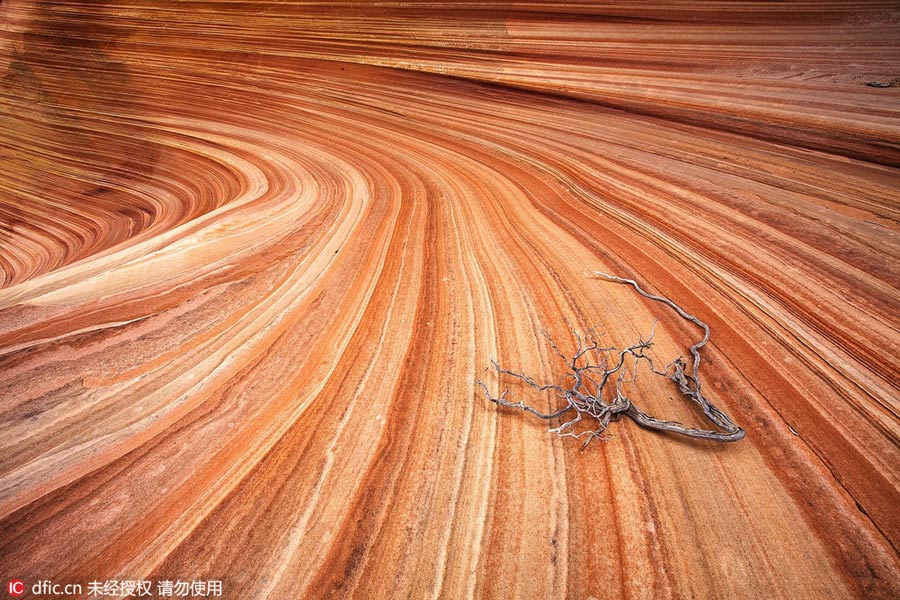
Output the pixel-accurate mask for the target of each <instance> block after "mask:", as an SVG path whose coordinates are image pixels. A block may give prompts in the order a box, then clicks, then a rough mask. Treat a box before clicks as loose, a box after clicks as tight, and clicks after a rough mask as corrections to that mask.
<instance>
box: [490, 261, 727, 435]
mask: <svg viewBox="0 0 900 600" xmlns="http://www.w3.org/2000/svg"><path fill="white" fill-rule="evenodd" d="M595 275H596V276H597V277H599V278H603V279H606V280H608V281H613V282H616V283H624V284H628V285H631V286H632V287H633V288H634V289H635V291H637V292H638V293H639V294H640V295H642V296H644V297H645V298H649V299H650V300H654V301H656V302H661V303H663V304H665V305H667V306H669V307H670V308H672V309H674V310H675V311H676V312H677V313H678V315H679V316H681V317H682V318H683V319H685V320H687V321H690V322H691V323H694V324H695V325H697V326H698V327H700V328H701V329H703V338H702V339H701V340H700V341H698V342H697V343H695V344H694V345H692V346H691V347H690V352H691V356H692V357H693V363H692V365H691V374H690V375H688V374H687V373H686V372H685V369H686V366H687V365H686V364H685V362H684V360H683V359H682V358H681V357H678V358H676V359H675V360H673V361H671V362H670V363H669V364H668V365H666V367H665V369H664V370H662V371H659V370H657V369H656V367H655V366H654V363H653V359H652V358H651V357H650V356H649V355H647V354H646V353H645V350H647V349H649V348H650V347H651V346H652V345H653V336H654V335H655V333H656V323H657V322H656V321H654V322H653V327H652V329H651V331H650V335H649V336H648V337H647V339H646V340H644V339H642V338H639V339H638V342H637V343H635V344H632V345H631V346H629V347H627V348H625V349H623V350H617V349H616V348H615V347H601V346H600V344H599V343H598V342H597V339H596V332H595V330H594V328H591V329H589V330H587V331H586V332H585V333H584V335H583V336H582V335H581V334H580V333H579V332H578V331H577V330H574V329H573V330H572V332H573V334H574V337H575V340H576V342H577V344H578V346H577V348H576V350H575V352H574V354H573V355H572V357H571V358H569V357H568V356H567V355H565V354H564V353H563V352H562V351H561V350H560V349H559V347H558V345H557V344H556V342H555V341H554V340H553V338H552V336H550V335H549V334H548V333H546V332H544V336H545V337H546V338H547V340H548V341H549V344H550V347H551V348H552V349H553V351H554V353H555V354H556V355H557V356H559V357H560V358H561V359H562V361H563V362H564V363H565V365H566V367H567V368H568V370H569V373H567V374H566V377H565V379H566V380H572V381H574V383H573V384H572V385H570V386H569V387H565V386H563V385H558V384H540V383H538V382H536V381H535V380H534V379H533V378H531V377H530V376H528V375H526V374H524V373H519V372H516V371H511V370H509V369H504V368H501V367H500V365H499V364H498V363H497V362H496V361H494V360H491V363H492V365H493V367H494V369H495V370H496V372H497V374H498V376H507V377H512V378H514V379H518V380H519V381H522V382H524V383H525V384H526V385H528V386H529V387H531V388H532V389H534V390H536V391H538V392H545V391H548V390H553V391H555V392H556V396H557V398H558V399H559V400H563V401H564V402H565V403H564V405H563V406H562V407H561V408H559V409H557V410H556V411H554V412H550V413H543V412H541V411H539V410H537V409H535V408H533V407H531V406H529V405H527V404H525V403H524V402H521V401H520V402H512V401H510V400H507V394H508V393H509V390H506V391H504V392H503V393H502V394H501V395H500V396H493V395H492V394H491V393H490V390H489V389H488V387H487V385H485V384H484V383H483V382H482V381H478V382H477V384H478V385H479V386H481V388H482V389H483V390H484V393H485V395H486V396H487V398H488V400H490V401H491V402H494V403H496V404H498V405H500V406H505V407H507V408H516V409H520V410H524V411H526V412H529V413H531V414H533V415H535V416H537V417H539V418H541V419H545V420H551V419H557V418H559V417H561V416H563V415H566V414H569V413H570V412H571V411H574V412H575V414H574V416H571V418H569V420H567V421H565V422H564V423H562V424H560V425H558V426H557V427H554V428H552V429H550V431H551V432H553V433H556V434H557V435H559V436H562V437H574V438H582V437H586V438H587V439H586V441H585V442H584V446H587V445H588V444H589V443H590V442H591V440H593V439H595V438H598V437H600V436H601V435H602V434H603V432H604V431H606V428H607V427H608V426H609V424H610V423H611V422H613V421H617V420H618V419H619V418H620V417H621V416H622V415H624V416H627V417H629V418H630V419H632V420H633V421H634V422H636V423H637V424H638V425H640V426H641V427H644V428H647V429H654V430H657V431H667V432H670V433H676V434H680V435H684V436H688V437H692V438H699V439H705V440H712V441H719V442H735V441H737V440H740V439H742V438H743V437H744V430H743V429H741V428H740V427H738V426H737V425H736V424H735V423H734V422H733V421H732V420H731V419H730V418H729V417H728V415H726V414H725V413H724V412H722V411H721V410H719V408H717V407H716V406H715V405H714V404H713V403H712V402H710V401H709V400H708V399H707V398H706V397H705V396H703V394H702V392H701V382H700V349H701V348H703V347H704V346H705V345H706V344H707V343H708V342H709V338H710V331H709V326H708V325H707V324H706V323H704V322H703V321H701V320H700V319H698V318H697V317H695V316H693V315H691V314H688V313H687V312H685V311H684V310H683V309H682V308H681V307H680V306H678V305H677V304H675V303H674V302H672V301H671V300H669V299H668V298H665V297H663V296H656V295H654V294H650V293H648V292H646V291H644V290H643V289H641V287H640V286H639V285H638V283H637V282H636V281H634V280H633V279H625V278H623V277H616V276H614V275H609V274H607V273H601V272H595ZM610 353H615V354H612V355H611V354H610ZM615 355H617V358H616V360H615V364H612V365H610V360H611V356H615ZM592 358H594V359H596V358H599V360H596V361H594V362H592V360H591V359H592ZM642 360H644V361H647V363H648V365H649V368H650V372H651V373H653V374H655V375H658V376H662V377H665V378H666V379H669V380H671V381H672V382H674V383H675V385H677V386H678V390H679V391H680V392H681V393H682V395H684V396H687V397H688V398H689V399H690V400H692V401H693V402H695V403H696V404H697V405H698V406H700V408H701V410H702V411H703V414H704V415H705V416H706V418H707V419H709V420H710V421H711V422H712V423H713V424H714V425H715V426H716V427H717V428H718V429H720V430H721V431H716V430H714V429H699V428H695V427H685V426H684V425H682V424H681V423H678V422H675V421H665V420H662V419H657V418H655V417H651V416H650V415H648V414H647V413H645V412H644V411H643V410H641V409H640V408H638V407H637V406H635V405H634V403H633V402H632V401H631V400H630V399H629V398H628V397H627V396H626V395H625V389H624V388H625V386H626V385H631V384H633V383H634V382H635V380H636V379H637V371H638V365H639V364H640V362H641V361H642ZM629 365H630V366H631V372H630V375H629ZM591 373H597V375H596V378H595V377H592V376H591ZM611 380H612V381H613V383H612V385H611V386H608V384H609V383H610V381H611ZM604 396H607V397H610V399H609V400H608V401H607V400H606V399H605V398H604ZM585 416H587V417H590V418H591V419H592V420H593V421H594V425H595V426H594V428H593V429H587V430H582V431H577V430H576V428H575V426H576V425H577V424H578V423H580V422H581V421H582V419H583V418H584V417H585Z"/></svg>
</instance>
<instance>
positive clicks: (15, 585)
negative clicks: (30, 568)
mask: <svg viewBox="0 0 900 600" xmlns="http://www.w3.org/2000/svg"><path fill="white" fill-rule="evenodd" d="M6 589H7V591H8V592H9V594H10V596H21V595H22V594H24V593H25V582H24V581H22V580H21V579H13V580H12V581H10V582H9V584H8V585H7V586H6Z"/></svg>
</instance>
